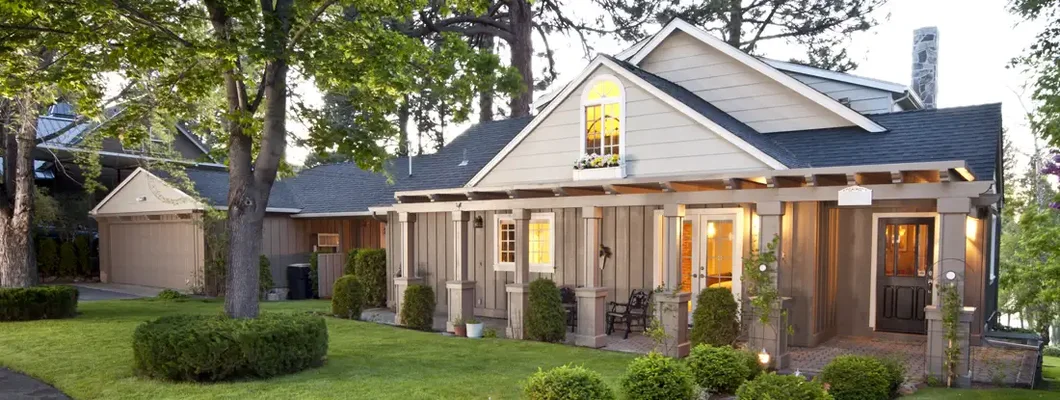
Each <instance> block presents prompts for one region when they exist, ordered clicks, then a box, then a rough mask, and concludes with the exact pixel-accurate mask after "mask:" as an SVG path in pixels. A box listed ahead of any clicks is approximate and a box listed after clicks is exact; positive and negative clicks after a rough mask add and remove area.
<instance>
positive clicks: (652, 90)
mask: <svg viewBox="0 0 1060 400" xmlns="http://www.w3.org/2000/svg"><path fill="white" fill-rule="evenodd" d="M600 66H606V67H607V68H608V69H610V70H611V71H612V72H613V73H615V74H617V75H620V76H622V77H623V78H625V79H626V80H628V81H630V82H632V83H634V84H636V85H637V86H639V87H640V88H641V89H643V90H644V91H646V92H648V93H649V94H651V95H653V96H655V97H656V98H658V99H659V100H662V101H663V102H664V103H666V104H667V105H669V106H671V107H673V108H674V109H676V110H678V111H680V112H681V113H683V114H684V115H685V116H687V117H689V118H691V119H692V120H693V121H696V122H698V123H700V124H701V125H703V126H704V127H706V128H707V129H709V130H710V131H712V132H714V133H716V134H717V135H718V136H721V137H722V138H723V139H725V140H727V141H729V143H732V144H733V145H735V146H736V147H738V148H740V149H741V150H743V151H745V152H747V153H748V154H750V155H751V156H752V157H754V158H756V159H758V160H759V161H761V162H763V163H764V164H766V165H768V166H769V167H770V168H773V169H788V167H787V166H786V165H784V164H783V163H781V162H780V161H777V160H776V159H775V158H773V157H770V156H769V155H768V154H766V153H765V152H763V151H762V150H760V149H758V148H757V147H755V146H754V145H752V144H750V143H747V142H746V141H744V140H743V139H740V137H739V136H736V134H734V133H732V132H730V131H729V130H728V129H725V128H724V127H722V126H721V125H718V123H716V122H714V121H711V120H710V119H709V118H707V117H705V116H703V114H700V113H699V112H697V111H695V110H693V109H692V108H691V107H689V106H688V105H686V104H685V103H682V102H680V101H677V100H676V99H674V98H673V97H672V96H670V95H669V94H666V93H664V92H663V91H661V90H659V89H658V88H656V87H655V86H654V85H652V84H650V83H648V82H646V81H644V79H641V78H640V77H639V76H637V75H636V74H634V73H632V72H630V71H629V70H627V69H626V68H623V67H622V66H620V65H618V64H617V63H615V62H614V61H611V60H610V59H608V58H607V57H602V56H597V57H596V58H594V59H593V61H592V62H591V63H589V66H588V67H586V68H585V69H584V70H583V71H582V73H581V74H580V75H578V77H577V78H574V80H573V81H571V84H570V85H567V87H566V88H564V89H563V93H561V94H560V95H559V96H557V97H556V100H557V101H553V102H551V103H549V105H548V107H545V110H544V111H542V112H541V113H540V114H538V115H537V116H535V117H534V119H533V120H531V121H530V123H529V124H527V125H526V126H525V127H523V130H522V131H520V132H519V134H518V135H515V138H513V139H512V140H511V141H510V142H508V144H507V145H505V146H504V148H503V149H501V151H500V152H498V153H497V155H495V156H493V159H492V160H490V162H489V163H487V164H486V166H484V167H482V169H480V170H479V171H478V173H477V174H475V176H474V177H472V178H471V180H470V181H468V183H467V184H466V185H464V186H465V187H474V186H475V185H477V184H478V183H479V182H480V181H482V179H483V178H485V177H486V175H488V174H489V173H490V171H493V168H495V167H497V164H500V162H501V160H504V158H505V157H507V156H508V154H509V153H511V152H512V151H513V150H515V148H516V147H517V146H518V145H519V143H522V141H523V140H524V139H526V137H527V136H529V135H530V133H531V132H533V131H534V129H536V128H537V127H538V125H541V123H542V122H544V121H545V119H547V118H548V116H549V115H551V114H552V112H553V111H555V110H556V108H557V107H559V104H560V103H562V102H563V101H564V100H566V99H567V97H569V96H570V95H571V93H572V92H574V89H575V88H577V87H578V86H580V85H581V84H582V82H585V80H586V79H588V78H589V76H591V75H592V74H593V72H596V70H597V68H599V67H600ZM785 76H786V75H785ZM791 79H795V78H791ZM811 90H812V89H811ZM822 96H824V95H822ZM837 104H838V103H837ZM859 115H860V114H859ZM571 162H574V160H571Z"/></svg>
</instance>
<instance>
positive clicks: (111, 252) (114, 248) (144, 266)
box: [100, 215, 204, 290]
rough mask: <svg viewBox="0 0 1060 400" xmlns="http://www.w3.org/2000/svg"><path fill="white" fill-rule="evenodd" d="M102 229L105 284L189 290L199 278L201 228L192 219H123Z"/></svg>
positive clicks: (109, 222)
mask: <svg viewBox="0 0 1060 400" xmlns="http://www.w3.org/2000/svg"><path fill="white" fill-rule="evenodd" d="M101 226H103V227H105V228H104V229H101V230H100V252H101V254H102V258H101V266H100V269H101V271H103V275H102V276H101V278H102V279H103V281H104V282H113V283H124V284H130V285H142V286H151V287H159V288H170V289H177V290H189V289H190V288H191V286H194V283H195V282H198V281H199V280H200V279H201V278H202V272H201V271H202V265H203V253H204V251H203V243H204V242H203V234H202V228H201V225H200V224H198V223H196V222H194V221H192V220H191V219H181V218H179V217H178V216H176V215H164V216H152V217H150V218H149V217H126V218H121V219H110V220H108V221H107V222H105V223H104V224H101Z"/></svg>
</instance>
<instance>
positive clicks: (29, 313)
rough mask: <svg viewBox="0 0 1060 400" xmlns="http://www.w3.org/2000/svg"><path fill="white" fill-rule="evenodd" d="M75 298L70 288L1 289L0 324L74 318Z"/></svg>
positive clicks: (75, 312)
mask: <svg viewBox="0 0 1060 400" xmlns="http://www.w3.org/2000/svg"><path fill="white" fill-rule="evenodd" d="M77 296H78V292H77V288H75V287H72V286H36V287H30V288H10V289H0V321H32V320H38V319H59V318H73V317H74V316H76V315H77Z"/></svg>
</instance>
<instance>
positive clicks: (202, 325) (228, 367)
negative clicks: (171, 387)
mask: <svg viewBox="0 0 1060 400" xmlns="http://www.w3.org/2000/svg"><path fill="white" fill-rule="evenodd" d="M132 347H133V366H134V368H135V370H136V371H137V372H139V373H140V374H143V375H145V376H148V377H151V378H156V379H167V380H175V381H220V380H225V379H233V378H267V377H271V376H276V375H281V374H287V373H292V372H297V371H301V370H304V369H306V368H309V367H315V366H320V365H322V364H323V363H324V359H325V357H326V356H327V352H328V330H327V326H326V325H325V324H324V318H322V317H320V316H316V315H311V314H308V313H306V314H268V313H262V314H261V315H259V316H258V317H257V318H228V317H226V316H223V315H220V316H212V315H172V316H167V317H162V318H159V319H157V320H154V321H148V322H144V323H143V324H140V326H139V327H137V328H136V332H135V333H133V346H132Z"/></svg>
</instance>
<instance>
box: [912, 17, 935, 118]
mask: <svg viewBox="0 0 1060 400" xmlns="http://www.w3.org/2000/svg"><path fill="white" fill-rule="evenodd" d="M938 77H939V28H937V27H934V26H929V27H924V28H920V29H917V30H915V31H913V82H912V87H913V92H915V93H916V94H917V95H918V96H920V100H922V101H923V102H924V108H935V105H936V104H937V103H938V94H939V87H938Z"/></svg>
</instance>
